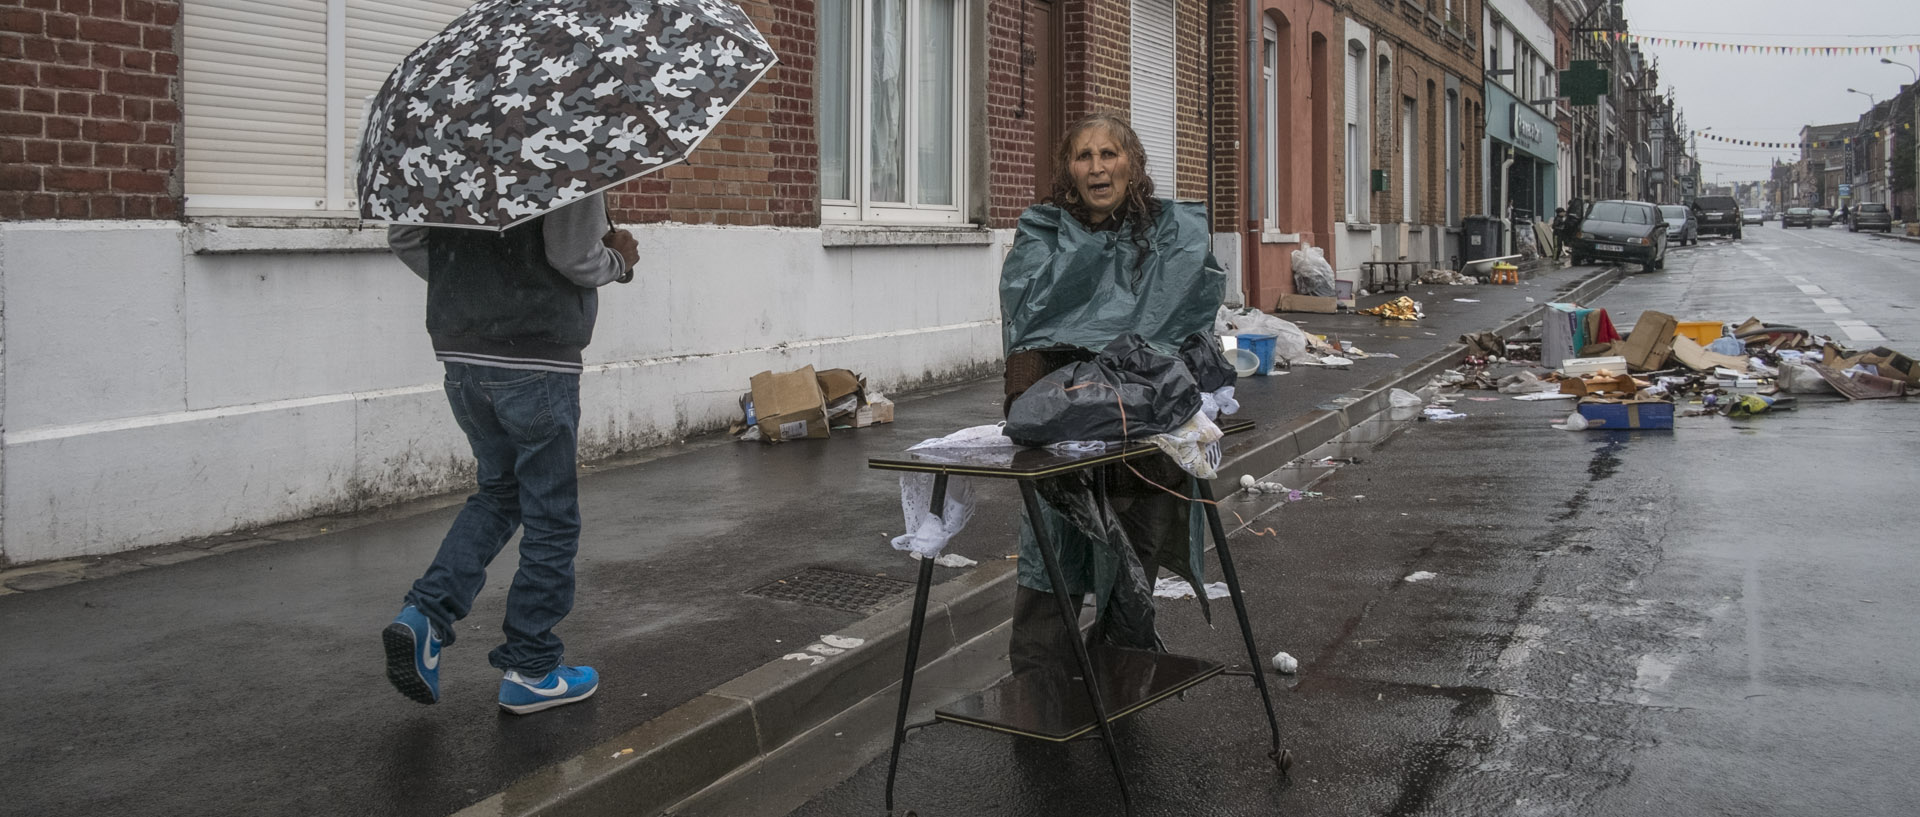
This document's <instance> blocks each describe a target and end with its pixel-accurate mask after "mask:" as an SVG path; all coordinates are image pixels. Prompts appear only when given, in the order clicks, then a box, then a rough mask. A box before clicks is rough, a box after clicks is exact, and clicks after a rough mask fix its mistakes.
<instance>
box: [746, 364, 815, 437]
mask: <svg viewBox="0 0 1920 817" xmlns="http://www.w3.org/2000/svg"><path fill="white" fill-rule="evenodd" d="M750 383H751V384H752V386H753V413H754V414H755V415H756V416H757V417H758V418H759V421H760V422H759V424H758V425H759V427H760V434H761V436H764V437H765V438H766V439H767V440H768V441H771V442H785V441H787V440H822V439H826V438H827V436H828V435H829V434H830V433H831V431H832V430H831V429H830V428H828V426H827V401H826V398H825V397H823V396H821V394H820V380H819V378H818V377H817V376H816V375H815V374H814V371H813V367H812V366H802V367H800V368H798V369H795V370H793V371H791V372H781V373H779V374H775V373H773V372H770V371H768V372H761V373H759V374H756V375H754V376H753V379H752V380H751V381H750Z"/></svg>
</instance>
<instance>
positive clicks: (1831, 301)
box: [1813, 298, 1853, 315]
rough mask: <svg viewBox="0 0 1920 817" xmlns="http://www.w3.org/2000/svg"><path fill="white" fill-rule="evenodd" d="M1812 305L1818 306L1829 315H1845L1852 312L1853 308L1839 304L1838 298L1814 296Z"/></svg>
mask: <svg viewBox="0 0 1920 817" xmlns="http://www.w3.org/2000/svg"><path fill="white" fill-rule="evenodd" d="M1813 305H1814V306H1817V307H1820V311H1821V312H1825V313H1827V314H1829V315H1846V314H1849V313H1851V312H1853V310H1851V309H1848V308H1846V307H1844V306H1841V305H1840V299H1839V298H1815V299H1813Z"/></svg>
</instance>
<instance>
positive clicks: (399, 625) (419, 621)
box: [380, 604, 440, 704]
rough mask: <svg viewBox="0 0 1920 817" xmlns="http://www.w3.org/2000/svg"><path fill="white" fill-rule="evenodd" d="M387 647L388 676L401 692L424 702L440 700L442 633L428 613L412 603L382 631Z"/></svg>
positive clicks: (383, 641) (403, 608)
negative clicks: (428, 618)
mask: <svg viewBox="0 0 1920 817" xmlns="http://www.w3.org/2000/svg"><path fill="white" fill-rule="evenodd" d="M380 640H381V642H382V643H384V644H386V647H387V680H389V681H392V682H393V688H394V689H397V690H400V694H402V695H405V696H407V697H409V698H412V699H414V700H416V701H419V702H421V703H423V704H430V703H438V702H439V701H440V636H438V635H436V634H434V632H433V623H432V622H430V621H427V615H426V614H425V613H422V612H420V608H418V607H415V606H413V605H411V604H409V605H407V606H405V607H402V608H400V615H398V616H396V617H394V619H393V623H392V624H389V625H387V629H385V630H382V631H381V632H380Z"/></svg>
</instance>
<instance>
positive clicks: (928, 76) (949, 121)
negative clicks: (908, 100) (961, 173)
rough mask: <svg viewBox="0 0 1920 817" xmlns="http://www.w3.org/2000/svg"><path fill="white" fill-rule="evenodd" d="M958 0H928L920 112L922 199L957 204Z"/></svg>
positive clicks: (924, 8) (922, 40)
mask: <svg viewBox="0 0 1920 817" xmlns="http://www.w3.org/2000/svg"><path fill="white" fill-rule="evenodd" d="M954 3H955V0H922V5H921V10H922V11H923V12H924V13H923V14H921V15H920V20H921V23H920V27H921V32H920V38H919V40H918V42H919V43H920V44H921V45H920V47H919V48H918V49H916V50H917V51H918V52H919V55H920V64H919V66H917V67H918V69H919V71H918V74H919V75H918V80H917V82H916V83H915V84H916V85H917V86H918V87H917V88H916V91H917V93H916V94H915V96H916V97H917V99H916V100H915V101H914V104H915V106H916V107H917V108H919V116H918V122H917V123H916V124H917V125H918V131H919V136H918V138H917V140H916V141H917V142H918V143H919V151H920V167H919V171H920V174H919V175H920V178H919V201H920V203H921V204H953V203H954V199H953V155H954V150H953V131H954V127H953V125H954V122H953V103H954V99H953V86H954V83H953V49H954V43H953V34H954V29H953V15H954Z"/></svg>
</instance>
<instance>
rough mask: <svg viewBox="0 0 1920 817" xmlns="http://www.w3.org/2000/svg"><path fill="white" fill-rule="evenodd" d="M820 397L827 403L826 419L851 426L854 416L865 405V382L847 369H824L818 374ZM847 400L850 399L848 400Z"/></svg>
mask: <svg viewBox="0 0 1920 817" xmlns="http://www.w3.org/2000/svg"><path fill="white" fill-rule="evenodd" d="M817 378H818V380H819V381H820V396H821V397H822V398H823V399H825V400H826V401H827V412H828V416H827V419H828V420H829V421H830V422H833V423H839V424H841V425H852V424H853V421H854V415H855V414H856V413H857V412H859V410H860V407H861V406H864V405H866V404H867V381H866V379H864V378H862V377H861V376H859V375H857V374H854V373H853V372H851V371H849V370H847V369H826V370H823V371H821V372H819V373H818V375H817ZM848 398H852V399H851V400H849V399H848Z"/></svg>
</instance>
